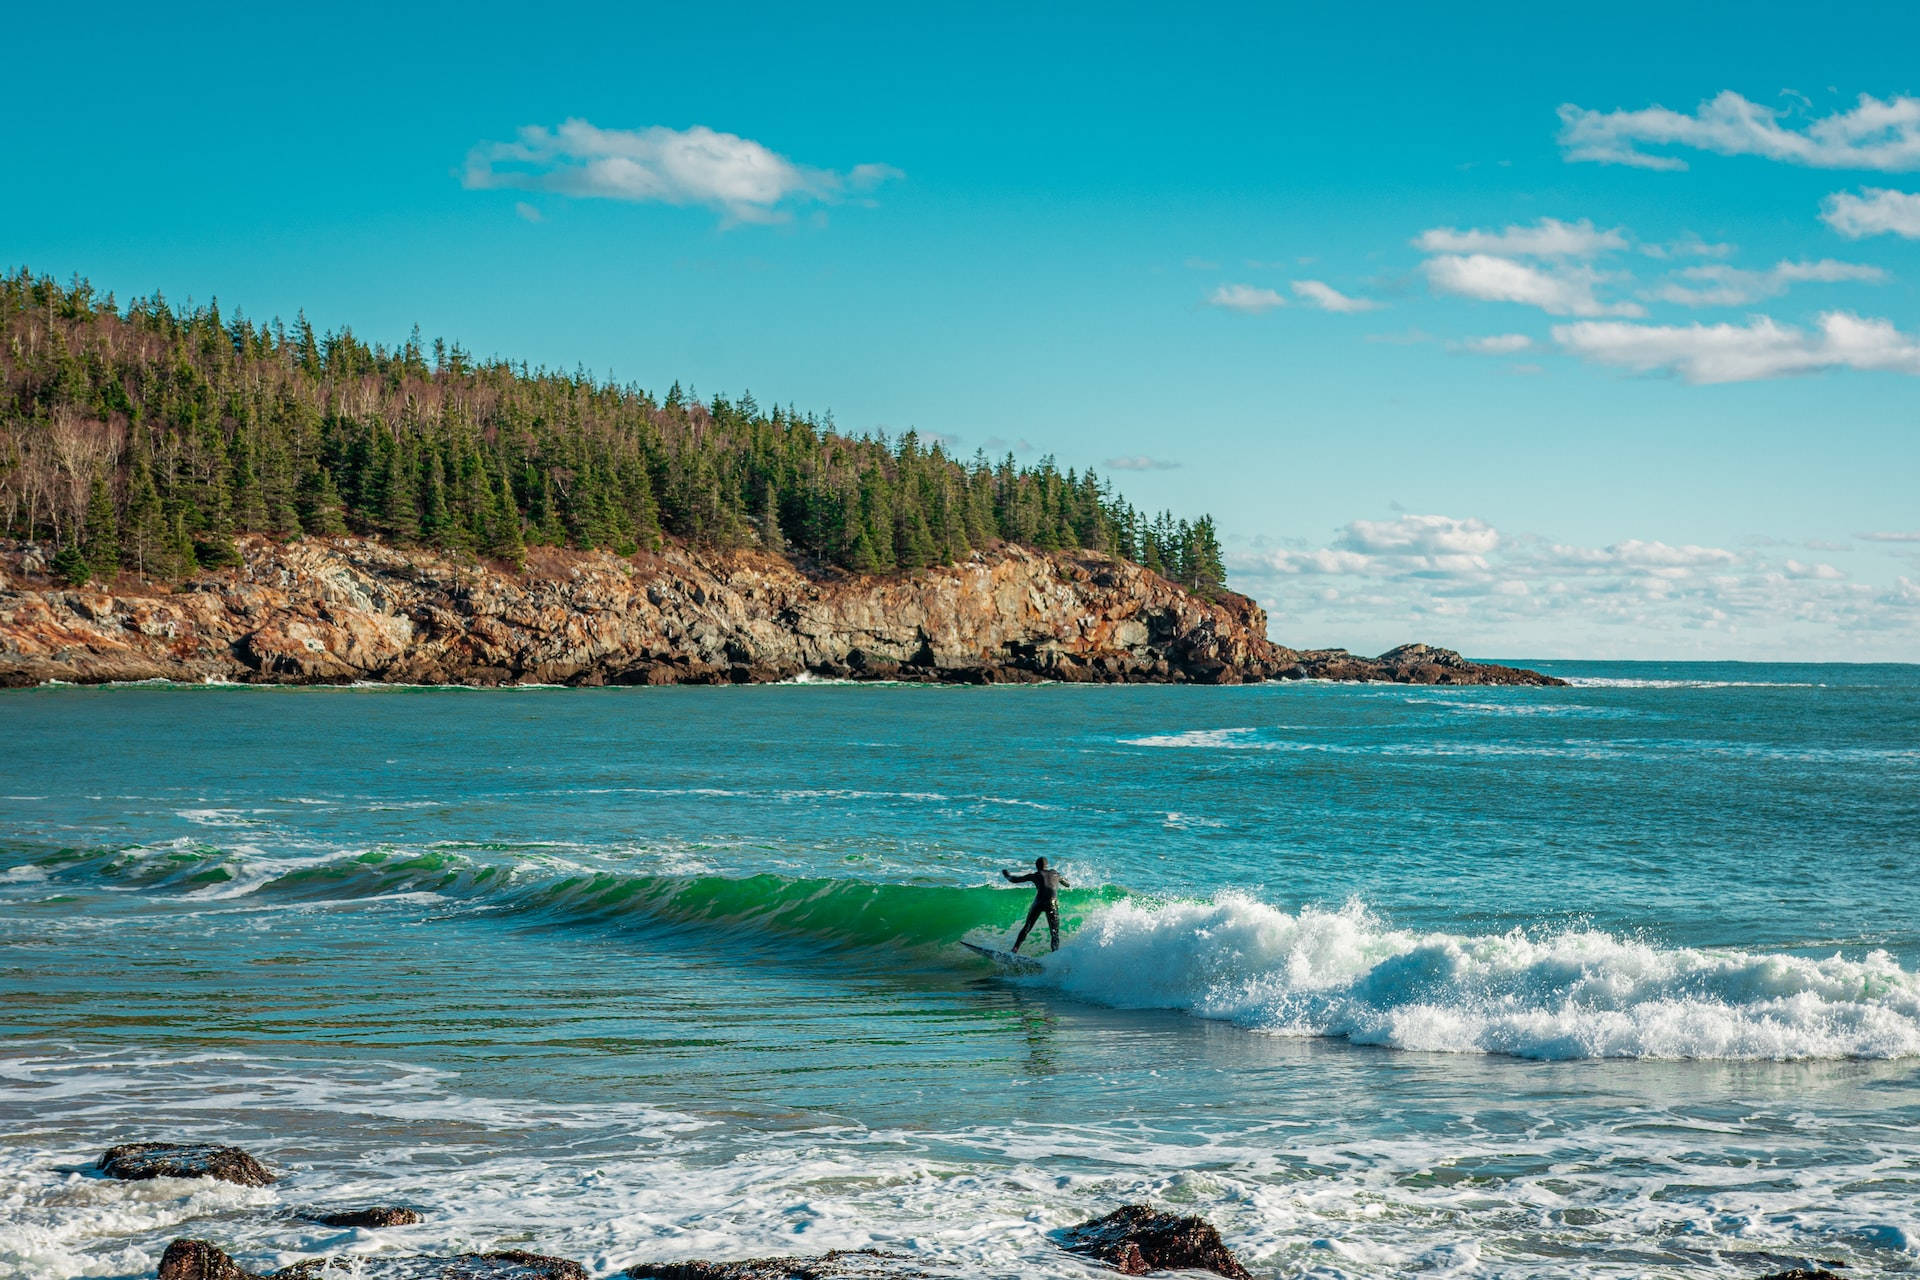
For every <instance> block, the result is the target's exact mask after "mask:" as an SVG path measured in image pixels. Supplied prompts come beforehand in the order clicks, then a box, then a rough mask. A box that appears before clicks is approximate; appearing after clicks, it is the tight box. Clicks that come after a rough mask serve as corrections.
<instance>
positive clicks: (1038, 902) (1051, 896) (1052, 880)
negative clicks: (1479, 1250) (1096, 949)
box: [1000, 868, 1068, 951]
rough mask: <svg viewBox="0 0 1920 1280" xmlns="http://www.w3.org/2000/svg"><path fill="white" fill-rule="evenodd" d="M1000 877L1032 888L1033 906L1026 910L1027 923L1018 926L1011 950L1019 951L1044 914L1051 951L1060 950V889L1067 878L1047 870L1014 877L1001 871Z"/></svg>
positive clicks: (1066, 882)
mask: <svg viewBox="0 0 1920 1280" xmlns="http://www.w3.org/2000/svg"><path fill="white" fill-rule="evenodd" d="M1000 874H1001V875H1003V876H1005V877H1006V878H1007V879H1009V880H1011V881H1012V882H1013V883H1015V884H1030V885H1032V886H1033V905H1032V906H1031V907H1029V908H1027V922H1026V923H1025V924H1024V925H1022V926H1020V936H1019V937H1017V938H1015V939H1014V940H1013V949H1014V950H1015V951H1018V950H1020V944H1021V943H1023V942H1025V941H1026V940H1027V934H1028V933H1030V932H1031V931H1032V930H1033V925H1034V921H1036V920H1038V919H1039V918H1040V917H1041V915H1042V914H1043V913H1044V914H1045V915H1046V917H1047V934H1048V936H1049V937H1050V938H1051V939H1052V940H1053V949H1054V950H1055V951H1058V950H1059V949H1060V898H1059V893H1060V888H1061V886H1063V885H1067V884H1068V881H1067V878H1066V877H1065V876H1063V875H1061V874H1060V873H1059V872H1058V871H1054V870H1052V869H1051V868H1049V869H1048V870H1046V871H1029V872H1027V873H1026V874H1025V875H1018V876H1016V875H1014V874H1013V873H1012V872H1010V871H1002V872H1001V873H1000Z"/></svg>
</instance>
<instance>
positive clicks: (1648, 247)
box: [1639, 231, 1736, 258]
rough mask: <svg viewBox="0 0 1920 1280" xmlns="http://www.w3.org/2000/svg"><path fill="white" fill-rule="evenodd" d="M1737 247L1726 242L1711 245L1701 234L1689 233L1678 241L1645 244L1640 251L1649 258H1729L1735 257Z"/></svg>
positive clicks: (1640, 247)
mask: <svg viewBox="0 0 1920 1280" xmlns="http://www.w3.org/2000/svg"><path fill="white" fill-rule="evenodd" d="M1735 247H1736V246H1734V245H1730V244H1727V243H1725V242H1724V241H1721V242H1717V243H1709V242H1708V241H1706V240H1702V239H1701V238H1700V236H1699V233H1697V232H1693V231H1689V232H1687V233H1686V234H1685V235H1683V236H1681V237H1680V238H1679V239H1677V240H1669V241H1667V242H1666V243H1664V244H1643V245H1640V246H1639V249H1640V252H1641V253H1643V254H1645V255H1646V256H1647V257H1649V258H1727V257H1731V256H1732V255H1733V251H1734V249H1735Z"/></svg>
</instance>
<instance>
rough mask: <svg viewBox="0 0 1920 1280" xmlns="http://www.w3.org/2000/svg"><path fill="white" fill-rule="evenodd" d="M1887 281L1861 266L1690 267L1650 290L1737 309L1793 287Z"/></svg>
mask: <svg viewBox="0 0 1920 1280" xmlns="http://www.w3.org/2000/svg"><path fill="white" fill-rule="evenodd" d="M1886 278H1887V273H1886V272H1885V271H1882V270H1881V269H1880V268H1879V267H1871V266H1868V265H1866V264H1865V263H1861V262H1836V261H1834V260H1833V259H1832V258H1822V259H1820V260H1819V261H1818V262H1805V261H1802V262H1777V263H1775V264H1774V265H1773V266H1771V267H1769V268H1768V269H1767V270H1765V271H1748V270H1743V269H1741V268H1739V267H1730V266H1727V265H1726V264H1725V263H1713V264H1711V265H1708V266H1700V267H1687V268H1685V269H1684V270H1680V271H1676V272H1674V273H1673V277H1672V278H1671V279H1669V280H1667V281H1666V282H1665V283H1664V284H1661V285H1659V286H1657V287H1656V288H1654V289H1652V290H1649V291H1648V293H1647V294H1646V296H1647V297H1649V298H1655V299H1658V300H1659V301H1661V302H1677V303H1680V304H1681V305H1682V306H1688V307H1737V306H1740V305H1742V304H1743V303H1748V302H1756V301H1758V300H1759V299H1761V298H1772V297H1777V296H1779V295H1780V294H1782V293H1785V292H1786V291H1787V289H1788V287H1789V286H1792V285H1796V284H1804V283H1808V282H1816V283H1823V284H1834V283H1839V282H1841V281H1848V280H1855V281H1865V282H1868V283H1873V284H1878V283H1880V282H1881V281H1884V280H1885V279H1886Z"/></svg>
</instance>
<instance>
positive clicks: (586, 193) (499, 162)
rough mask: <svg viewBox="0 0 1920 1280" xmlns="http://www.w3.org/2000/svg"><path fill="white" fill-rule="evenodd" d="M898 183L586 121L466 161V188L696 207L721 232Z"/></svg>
mask: <svg viewBox="0 0 1920 1280" xmlns="http://www.w3.org/2000/svg"><path fill="white" fill-rule="evenodd" d="M899 176H901V175H900V171H899V170H898V169H895V168H893V167H892V166H891V165H884V164H860V165H855V166H854V167H853V168H852V169H850V170H848V171H847V172H846V173H844V174H843V173H836V172H834V171H832V170H828V169H815V168H809V167H806V166H803V165H799V164H796V163H794V162H793V161H792V160H789V159H788V158H787V157H785V156H783V155H781V154H779V153H778V152H776V151H773V150H771V149H769V148H768V147H765V146H763V145H761V144H760V143H758V142H755V141H753V140H752V139H751V138H742V137H740V136H739V135H738V134H732V133H723V132H721V131H719V130H716V129H710V128H708V127H706V126H705V125H694V126H693V127H692V128H690V129H670V128H667V127H666V126H664V125H655V126H653V127H651V128H646V129H602V128H600V127H598V126H597V125H594V124H592V123H590V122H589V121H586V120H568V121H566V122H565V123H563V124H560V125H558V126H556V127H554V128H547V127H545V126H542V125H529V126H527V127H526V128H523V129H521V130H520V132H519V134H518V136H517V137H516V138H515V139H514V140H513V141H512V142H485V143H481V144H480V145H479V146H477V147H475V148H474V149H473V150H472V151H471V152H469V153H468V155H467V164H466V170H465V173H464V175H463V180H464V182H465V184H466V186H468V187H469V188H473V189H477V190H486V189H493V188H510V189H516V190H525V191H551V192H554V193H556V194H559V195H565V196H573V197H576V198H580V199H601V200H624V201H630V202H635V203H657V204H670V205H698V206H705V207H707V208H712V209H717V210H719V211H720V212H721V213H723V214H724V215H725V216H726V218H727V220H728V221H730V222H778V221H783V220H785V219H786V218H787V217H789V216H790V215H789V213H788V212H787V211H786V210H785V209H784V208H782V206H783V205H786V204H788V203H790V202H796V201H803V200H814V201H827V200H837V199H842V198H845V197H846V196H847V195H848V194H849V193H860V192H868V191H871V190H873V189H874V188H875V187H878V186H879V185H881V184H882V183H884V182H887V181H889V180H890V179H893V178H897V177H899Z"/></svg>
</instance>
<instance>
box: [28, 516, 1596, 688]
mask: <svg viewBox="0 0 1920 1280" xmlns="http://www.w3.org/2000/svg"><path fill="white" fill-rule="evenodd" d="M238 545H239V552H240V557H241V563H240V564H239V566H238V567H236V568H232V569H225V570H220V571H218V572H205V573H202V574H201V575H199V576H198V577H196V578H193V579H191V580H189V581H187V582H185V583H183V584H181V585H180V586H179V587H177V588H174V589H172V590H168V589H165V588H162V587H147V586H141V585H139V584H138V583H136V582H134V581H133V580H131V579H130V578H128V579H123V580H122V583H121V584H120V585H118V586H117V587H116V589H115V590H114V591H102V590H93V589H67V588H64V587H59V586H57V585H56V584H54V583H53V582H52V581H50V580H49V579H47V578H46V577H45V575H44V574H43V573H36V572H33V571H32V570H31V568H30V564H31V563H36V561H34V556H33V554H32V549H30V548H27V547H23V546H20V545H18V544H12V545H8V544H0V685H25V684H36V683H39V682H42V681H46V680H64V681H68V682H72V683H80V684H91V683H101V682H107V681H124V680H149V679H164V680H180V681H193V682H197V681H202V680H232V681H251V682H260V683H273V684H323V683H341V682H348V681H356V680H367V681H377V682H387V683H398V684H468V685H497V684H505V683H515V682H518V683H528V682H533V683H543V684H573V685H602V684H743V683H754V682H761V681H769V680H784V679H789V678H791V677H794V676H797V675H800V674H802V673H811V674H815V675H824V676H833V677H841V678H848V679H865V680H880V679H885V680H915V681H947V682H952V683H965V684H998V683H1009V682H1027V681H1034V680H1063V681H1073V682H1081V683H1086V682H1092V683H1121V682H1164V683H1176V684H1178V683H1193V684H1241V683H1245V682H1249V681H1258V680H1268V679H1329V680H1393V681H1401V682H1412V683H1441V684H1516V683H1521V684H1556V683H1559V682H1558V681H1555V680H1552V679H1550V678H1549V677H1546V676H1541V675H1538V674H1536V673H1534V672H1528V671H1519V670H1516V669H1514V668H1508V667H1486V666H1480V665H1477V664H1475V663H1471V662H1468V661H1466V660H1465V659H1463V658H1461V657H1460V655H1459V654H1457V653H1453V652H1451V651H1449V650H1445V649H1433V648H1429V647H1427V646H1424V645H1410V646H1403V647H1402V648H1400V649H1396V650H1394V651H1393V652H1392V653H1389V654H1386V655H1383V656H1382V657H1381V658H1378V659H1373V658H1361V657H1356V656H1355V655H1353V654H1350V653H1346V652H1344V651H1342V650H1322V651H1311V652H1300V651H1297V650H1293V649H1289V648H1286V647H1285V646H1283V645H1277V644H1275V643H1273V641H1271V640H1269V639H1268V638H1267V634H1266V631H1267V616H1266V614H1265V612H1264V611H1263V610H1261V609H1260V607H1259V606H1258V605H1256V604H1254V602H1253V601H1251V600H1249V599H1247V598H1246V597H1245V596H1240V595H1235V594H1233V593H1232V592H1221V593H1219V594H1218V595H1217V596H1215V597H1213V598H1204V597H1201V596H1198V595H1195V594H1194V593H1192V592H1189V591H1186V590H1184V589H1182V588H1180V587H1178V586H1176V585H1174V584H1173V583H1171V582H1169V581H1167V580H1166V579H1165V578H1162V577H1161V576H1159V575H1158V574H1156V573H1153V572H1151V571H1150V570H1147V569H1144V568H1142V567H1141V566H1139V565H1137V564H1133V563H1130V562H1129V561H1126V560H1121V559H1119V558H1117V557H1115V556H1111V555H1106V554H1103V553H1101V552H1097V551H1057V552H1037V551H1028V550H1025V549H1023V548H1021V547H1017V546H1011V545H1008V546H1002V547H997V548H995V549H993V550H991V551H980V552H976V553H974V554H973V555H971V556H970V557H968V558H967V559H966V560H963V561H961V562H960V563H958V564H953V565H943V566H937V567H934V568H928V569H922V570H919V571H917V572H915V573H911V574H891V575H870V576H862V575H858V574H846V573H838V572H834V573H826V574H816V575H811V576H810V575H809V574H807V573H803V572H802V571H801V570H800V569H799V568H798V567H796V566H795V565H794V564H793V563H792V562H790V561H788V560H786V559H785V558H783V557H780V556H773V555H767V554H764V553H761V552H752V551H740V552H731V553H725V554H720V553H707V552H700V551H694V550H690V549H687V548H684V547H679V546H671V545H670V546H668V547H666V548H664V549H663V550H661V551H659V552H657V553H645V554H641V555H637V556H632V557H626V558H622V557H618V556H614V555H611V554H609V553H606V552H599V551H591V552H587V551H560V550H555V549H553V548H539V549H536V550H535V551H534V552H532V553H531V554H530V555H529V558H528V561H527V565H526V567H525V569H524V570H520V571H514V570H510V569H506V568H503V567H501V566H497V565H486V564H482V563H480V562H478V561H475V560H471V559H461V558H459V557H457V556H453V555H447V554H440V553H436V552H430V551H424V550H420V549H414V548H408V549H402V548H396V547H391V546H387V545H385V544H382V543H379V542H374V541H370V540H366V539H357V538H332V539H322V538H312V539H307V540H304V541H301V542H295V543H288V544H282V543H276V542H273V541H270V540H268V539H265V538H260V537H247V538H242V539H241V540H240V541H239V544H238Z"/></svg>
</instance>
